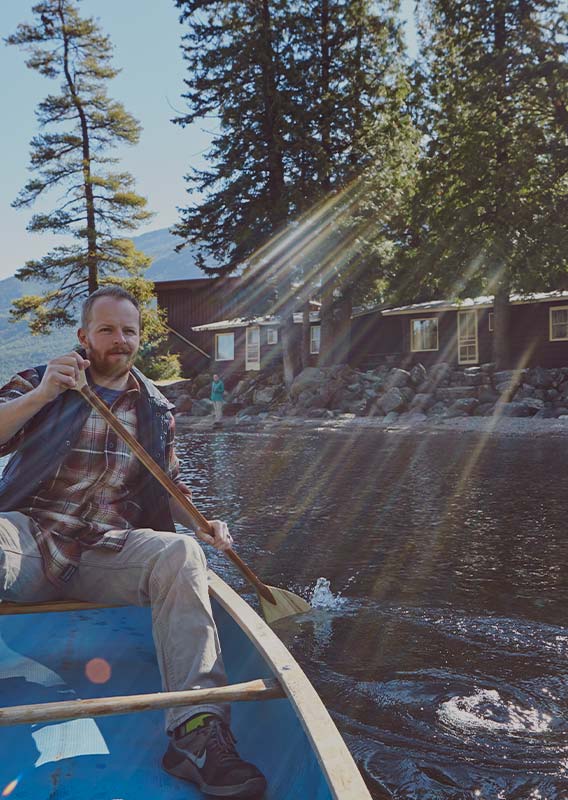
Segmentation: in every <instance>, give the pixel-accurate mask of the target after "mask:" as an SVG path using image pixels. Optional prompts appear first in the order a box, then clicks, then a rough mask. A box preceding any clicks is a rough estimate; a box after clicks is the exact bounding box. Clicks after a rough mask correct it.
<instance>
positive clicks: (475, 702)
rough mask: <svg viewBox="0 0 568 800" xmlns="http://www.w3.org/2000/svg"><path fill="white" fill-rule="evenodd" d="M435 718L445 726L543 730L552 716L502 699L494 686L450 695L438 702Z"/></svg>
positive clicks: (508, 730)
mask: <svg viewBox="0 0 568 800" xmlns="http://www.w3.org/2000/svg"><path fill="white" fill-rule="evenodd" d="M438 717H439V719H440V720H441V721H442V722H443V723H445V724H446V725H447V726H448V727H451V728H454V729H459V730H461V731H464V730H472V729H484V730H487V731H495V732H501V733H546V732H547V731H548V730H550V726H551V722H552V718H551V716H550V715H549V714H545V713H543V712H541V711H538V709H536V708H523V706H521V705H519V704H518V703H513V702H510V701H509V702H507V701H506V700H503V699H502V698H501V697H500V695H499V692H497V691H496V690H495V689H478V690H477V691H476V692H475V693H474V694H472V695H469V696H468V697H452V698H451V700H447V701H446V702H445V703H442V706H441V707H440V709H439V710H438Z"/></svg>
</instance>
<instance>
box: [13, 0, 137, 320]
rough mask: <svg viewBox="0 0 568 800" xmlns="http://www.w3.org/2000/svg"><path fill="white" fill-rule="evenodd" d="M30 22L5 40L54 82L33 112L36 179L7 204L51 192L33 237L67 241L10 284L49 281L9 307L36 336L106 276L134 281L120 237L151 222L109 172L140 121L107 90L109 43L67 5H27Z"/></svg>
mask: <svg viewBox="0 0 568 800" xmlns="http://www.w3.org/2000/svg"><path fill="white" fill-rule="evenodd" d="M33 14H34V17H35V21H34V23H33V24H27V23H23V24H21V25H19V26H18V28H17V30H16V32H15V33H14V34H13V35H12V36H9V37H8V38H7V40H6V41H7V43H8V44H10V45H16V46H18V47H21V48H23V49H25V50H27V51H28V52H29V57H28V60H27V61H26V64H27V66H28V67H29V68H30V69H33V70H36V71H37V72H39V73H40V74H41V75H43V76H45V77H47V78H50V79H54V80H58V81H60V88H59V92H58V93H57V94H49V95H48V96H47V97H46V98H45V99H44V100H43V101H42V102H41V103H40V104H39V106H38V109H37V119H38V123H39V125H40V127H41V128H42V132H41V133H39V134H38V135H37V136H34V138H33V139H32V142H31V163H30V169H31V171H32V172H34V173H35V177H33V178H32V179H31V180H30V181H29V182H28V183H27V185H26V186H25V187H24V188H23V189H22V191H21V192H20V194H19V196H18V198H17V199H16V200H15V202H14V205H15V206H16V207H17V208H25V207H29V206H32V205H33V204H34V203H35V202H36V201H37V200H38V199H40V198H42V199H43V197H44V196H45V195H46V194H47V193H48V192H49V191H50V190H52V191H53V192H57V193H58V195H59V196H58V198H57V199H56V201H55V206H54V208H53V209H52V210H51V211H48V212H42V213H37V214H35V215H34V216H33V217H32V219H31V222H30V223H29V225H28V230H29V231H33V232H43V231H45V232H51V233H56V234H69V235H71V236H73V237H74V239H75V240H76V241H75V243H73V244H69V245H62V246H58V247H55V248H53V250H52V251H51V252H49V253H48V254H47V255H45V256H44V257H43V258H41V259H39V260H34V261H28V262H27V263H26V264H25V266H24V267H22V268H20V269H19V270H18V271H17V273H16V277H18V278H20V279H22V280H29V279H34V280H39V281H42V282H48V283H49V284H51V285H52V286H53V289H51V290H50V291H48V292H47V294H46V295H44V296H42V297H40V296H31V295H26V296H24V297H22V298H20V299H19V300H17V301H15V303H14V309H13V310H12V315H13V317H14V318H16V319H18V318H22V317H29V318H30V328H31V330H32V332H35V333H47V332H49V330H50V328H51V327H52V326H54V325H55V326H59V325H67V324H70V323H72V322H75V318H76V315H75V304H76V301H77V300H78V299H80V298H81V297H82V296H84V295H85V294H88V293H89V294H90V293H92V292H93V291H95V290H96V289H97V287H98V285H99V282H100V281H104V279H105V277H106V276H109V275H113V274H116V273H122V274H124V273H125V272H126V273H128V274H130V275H131V276H136V275H138V276H140V275H141V274H142V271H143V270H144V269H145V268H146V267H147V266H149V263H150V262H149V259H148V258H147V257H146V256H145V255H144V254H143V253H141V252H139V251H137V250H136V249H135V247H134V245H133V244H132V242H131V241H130V240H129V239H126V238H123V236H121V235H119V232H120V233H122V232H124V231H132V230H134V229H135V228H136V227H137V226H138V224H139V223H141V222H143V221H145V220H147V219H148V218H149V217H150V216H151V215H150V213H149V212H148V211H147V210H146V209H145V206H146V200H145V199H144V198H143V197H141V196H140V195H138V194H136V193H135V191H134V188H133V184H134V181H133V178H132V177H131V175H129V174H128V173H126V172H121V171H115V170H111V169H110V168H109V167H110V166H111V165H112V164H114V163H116V161H117V160H116V159H115V158H113V157H112V156H111V155H110V153H111V152H112V148H113V147H114V146H116V145H117V144H124V143H127V144H135V143H136V142H137V141H138V138H139V134H140V126H139V124H138V122H137V121H136V120H135V119H134V118H133V117H132V116H131V115H130V114H129V113H127V112H126V111H125V109H124V107H123V106H122V104H121V103H119V102H117V101H115V100H112V99H111V98H109V97H108V95H107V92H106V83H107V82H108V81H109V80H111V79H112V78H113V77H114V76H115V75H116V74H117V70H116V69H114V68H113V67H112V65H111V55H112V45H111V43H110V41H109V39H108V37H107V36H105V35H104V34H103V33H101V31H100V29H99V28H98V26H97V24H96V23H95V22H94V21H93V20H92V19H83V18H81V17H80V15H79V11H78V8H77V5H76V3H75V2H73V0H43V2H40V3H38V4H36V5H35V6H34V8H33Z"/></svg>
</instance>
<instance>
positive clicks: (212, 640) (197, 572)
mask: <svg viewBox="0 0 568 800" xmlns="http://www.w3.org/2000/svg"><path fill="white" fill-rule="evenodd" d="M78 338H79V342H80V344H81V346H82V348H83V349H82V350H81V351H80V352H71V353H67V354H66V355H63V356H61V357H59V358H54V359H53V360H51V361H50V362H49V363H48V364H47V365H46V366H41V367H36V368H33V369H28V370H25V371H24V372H20V373H18V374H17V375H16V376H14V378H12V379H11V380H10V381H9V382H8V383H7V384H6V385H5V386H4V387H3V388H2V389H0V455H6V454H8V453H11V454H12V457H11V459H10V461H9V462H8V465H7V466H6V468H5V470H4V473H3V475H2V478H1V479H0V600H8V601H16V602H40V601H47V600H54V599H74V600H86V601H94V602H100V603H109V604H117V605H118V604H132V605H151V607H152V626H153V636H154V641H155V644H156V651H157V656H158V663H159V667H160V672H161V676H162V683H163V689H164V691H176V690H185V689H192V688H197V687H200V688H207V687H213V686H222V685H225V684H226V682H227V680H226V676H225V671H224V667H223V661H222V657H221V651H220V646H219V639H218V636H217V631H216V628H215V623H214V621H213V616H212V612H211V605H210V601H209V594H208V590H207V572H206V562H205V556H204V554H203V550H202V549H201V547H200V546H199V544H198V543H197V542H196V541H195V540H194V539H193V538H192V537H190V536H187V535H183V534H179V533H176V532H175V525H174V521H176V522H179V523H181V524H182V525H185V526H186V527H193V526H192V522H191V520H190V518H189V516H188V513H187V512H186V511H185V510H184V509H183V508H182V507H181V505H180V504H179V503H178V502H177V501H175V500H171V499H170V498H169V496H168V494H167V493H166V491H165V490H164V489H163V488H162V487H161V486H160V484H159V483H158V482H157V481H156V480H155V479H154V478H153V477H152V476H151V475H150V473H149V472H147V471H146V470H145V468H144V467H143V466H142V465H141V464H140V463H139V462H138V461H137V460H136V459H135V457H134V456H133V455H132V454H131V452H130V451H129V450H128V448H127V446H126V445H125V444H124V443H123V442H122V440H120V439H119V438H118V437H117V435H116V434H115V433H114V432H113V431H112V430H111V428H110V427H109V426H108V425H107V424H106V422H105V420H104V418H103V417H102V416H101V415H100V414H99V413H98V412H96V411H94V410H92V409H91V406H89V405H88V404H87V403H86V402H85V401H84V399H83V398H82V396H81V395H80V394H79V392H76V391H69V389H73V388H74V387H75V386H76V385H77V379H78V376H79V373H80V370H87V379H88V381H89V383H90V385H91V388H92V389H93V390H94V391H95V392H96V393H97V394H98V395H99V397H100V398H102V400H103V401H104V402H105V403H106V404H107V406H109V407H110V408H111V409H112V412H113V414H114V415H115V416H116V417H117V418H118V419H119V420H120V422H122V424H123V425H124V426H125V427H126V428H127V429H128V430H129V431H130V432H131V433H132V434H133V435H135V436H136V438H137V439H138V441H139V442H140V443H141V444H142V445H143V446H144V448H145V449H146V450H147V451H148V452H149V453H150V455H151V456H152V457H153V458H154V460H155V461H157V463H158V465H159V466H161V467H162V469H163V470H165V471H166V473H167V474H168V475H169V476H170V478H171V479H172V480H173V481H174V482H175V483H176V484H177V485H178V487H179V488H180V489H181V490H182V491H183V492H184V493H186V494H189V493H190V492H189V489H188V488H187V487H186V486H184V484H183V483H182V481H181V479H180V474H179V464H178V460H177V457H176V454H175V449H174V417H173V414H172V412H171V408H172V406H171V405H170V404H169V403H168V401H167V400H166V398H165V397H164V396H163V395H162V394H160V392H159V391H158V390H157V389H156V387H155V386H154V385H153V384H152V383H151V382H150V381H149V380H148V379H147V378H146V377H145V376H144V375H143V374H142V373H141V372H140V371H138V370H136V369H135V368H133V363H134V359H135V357H136V354H137V352H138V347H139V343H140V309H139V307H138V303H137V301H136V300H135V298H134V297H133V296H132V295H131V294H129V293H128V292H126V291H125V290H124V289H122V288H120V287H117V286H112V287H105V288H103V289H99V290H98V291H96V292H94V293H93V294H92V295H90V297H89V298H88V299H87V300H86V301H85V303H84V306H83V312H82V318H81V328H80V329H79V332H78ZM211 527H212V535H211V536H210V535H207V534H206V533H204V532H201V531H196V535H197V536H198V537H199V538H200V539H202V540H203V541H205V542H207V544H211V545H213V547H216V548H218V549H220V550H224V549H226V548H228V547H230V545H231V543H232V538H231V535H230V533H229V530H228V528H227V525H226V524H225V523H224V522H221V521H220V520H212V521H211ZM166 729H167V732H168V735H169V737H170V740H169V746H168V748H167V751H166V753H165V755H164V758H163V761H162V765H163V767H164V769H166V770H167V771H168V772H169V773H171V774H172V775H176V776H177V777H180V778H183V779H185V780H188V781H190V782H193V783H196V784H197V785H198V786H200V788H201V789H202V790H203V791H204V792H205V793H207V794H210V795H213V796H219V797H238V798H246V797H251V798H252V797H259V796H260V795H262V793H263V792H264V789H265V787H266V781H265V779H264V776H263V775H262V773H261V772H260V771H259V770H258V769H257V768H256V767H255V766H253V765H252V764H249V763H247V762H245V761H243V760H242V759H241V758H240V756H239V755H238V753H237V750H236V749H235V739H234V737H233V735H232V733H231V730H230V728H229V726H228V709H227V708H226V707H223V706H217V705H203V706H199V707H188V708H175V709H169V710H168V712H167V714H166Z"/></svg>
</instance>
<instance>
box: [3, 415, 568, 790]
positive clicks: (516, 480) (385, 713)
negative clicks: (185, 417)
mask: <svg viewBox="0 0 568 800" xmlns="http://www.w3.org/2000/svg"><path fill="white" fill-rule="evenodd" d="M178 453H179V456H180V460H181V462H182V469H183V474H184V477H185V479H186V480H187V482H188V483H189V484H191V485H192V487H193V489H194V501H195V503H196V505H197V506H198V507H199V508H200V510H201V511H202V512H203V513H204V514H205V515H206V516H209V517H210V518H214V517H220V518H224V519H226V520H227V521H228V522H229V524H230V525H231V529H232V532H233V534H234V537H235V540H236V543H235V548H236V550H237V552H238V553H239V554H240V555H241V556H242V557H243V558H244V559H245V561H247V563H249V564H250V565H251V566H252V567H253V569H254V570H255V571H256V572H257V573H258V575H259V576H260V577H261V578H262V579H263V580H264V581H265V582H267V583H269V584H273V585H275V586H281V587H283V588H288V589H291V590H292V591H296V592H298V593H300V594H302V595H304V596H305V597H307V598H309V597H311V595H312V594H313V593H314V590H316V594H315V599H314V604H315V605H316V606H317V608H316V609H315V610H314V611H313V612H312V613H311V614H309V615H306V616H304V617H301V618H293V619H289V620H285V621H282V622H280V623H278V624H277V626H276V628H277V632H278V634H279V635H280V636H281V638H282V639H283V640H284V641H285V642H286V644H287V645H288V647H289V648H290V650H291V651H292V653H293V654H294V656H295V657H296V658H297V660H298V661H299V662H300V664H301V665H302V667H303V668H304V670H305V671H306V673H307V674H308V676H309V677H310V679H311V680H312V682H313V683H314V685H315V687H316V688H317V690H318V691H319V693H320V695H321V697H322V698H323V700H324V702H325V703H326V705H327V707H328V708H329V710H330V712H331V714H332V716H333V717H334V719H335V721H336V723H337V725H338V727H339V729H340V730H341V732H342V734H343V736H344V737H345V739H346V741H347V743H348V745H349V747H350V748H351V751H352V753H353V754H354V756H355V758H356V760H357V763H358V764H359V766H360V768H361V771H362V772H363V774H364V776H365V779H366V781H367V783H368V785H369V787H370V790H371V793H372V795H373V797H374V798H376V800H385V799H386V798H396V800H478V799H479V798H484V799H485V800H560V798H568V658H567V657H568V627H567V609H568V577H567V575H568V547H567V545H566V540H567V536H566V528H567V519H568V493H567V491H566V488H565V484H566V472H567V454H568V440H567V439H565V438H564V439H554V438H552V437H551V438H550V439H548V438H545V437H539V438H534V439H529V438H521V437H516V438H506V437H502V436H492V437H490V438H484V437H483V436H480V435H479V434H476V433H466V434H458V433H454V432H452V433H446V432H435V431H432V432H422V433H420V434H419V435H417V434H409V433H404V432H395V431H391V432H388V433H385V432H379V431H369V430H367V431H363V432H362V431H360V430H359V431H357V432H354V433H348V432H346V431H338V430H322V431H309V432H306V431H301V430H294V431H289V430H288V431H279V432H275V431H272V432H234V431H233V432H228V431H227V432H223V431H219V432H211V433H195V432H191V433H185V434H180V435H179V445H178ZM0 466H1V464H0ZM208 550H209V552H208V556H209V561H210V564H211V566H212V567H213V568H214V569H216V570H217V571H218V572H219V573H220V574H221V575H222V576H223V577H225V578H226V579H228V580H229V581H230V583H231V584H232V585H233V586H235V587H236V588H238V589H240V590H242V591H243V593H244V594H245V596H246V597H247V599H249V600H250V601H251V602H253V603H254V601H255V598H254V595H251V593H250V591H249V588H248V587H247V586H246V585H245V584H244V583H243V581H242V579H241V578H240V576H239V574H238V573H236V572H235V570H234V568H233V567H232V565H230V563H229V562H228V561H227V560H226V558H225V557H224V556H222V555H221V554H218V553H216V552H214V551H211V550H210V548H208ZM298 800H309V798H298Z"/></svg>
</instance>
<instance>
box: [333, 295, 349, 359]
mask: <svg viewBox="0 0 568 800" xmlns="http://www.w3.org/2000/svg"><path fill="white" fill-rule="evenodd" d="M352 311H353V290H352V289H351V288H349V289H345V290H344V291H343V296H342V298H341V302H340V303H338V305H337V315H336V319H335V326H334V348H333V363H334V364H347V362H348V361H349V352H350V349H351V313H352Z"/></svg>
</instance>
